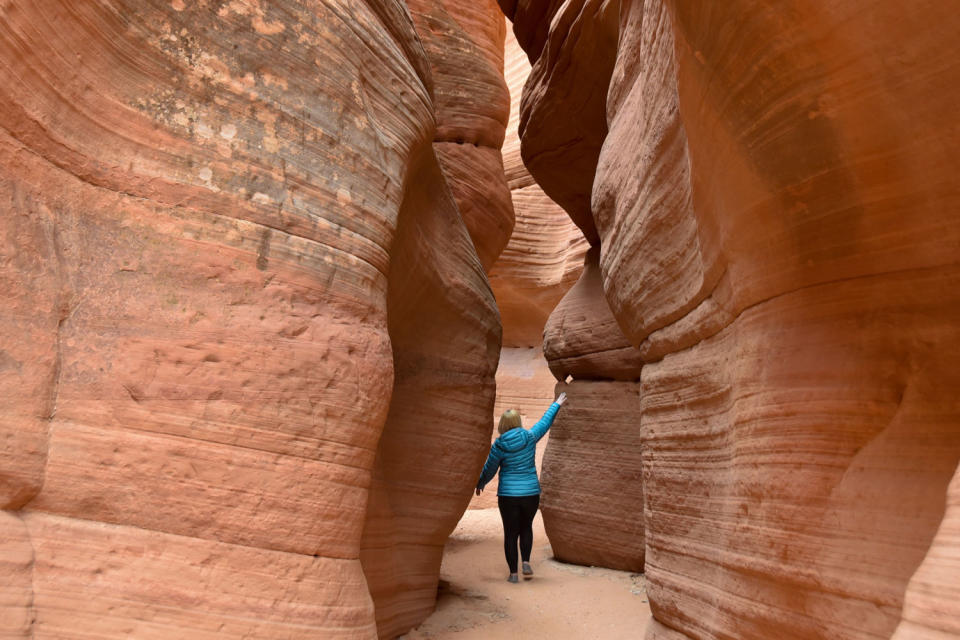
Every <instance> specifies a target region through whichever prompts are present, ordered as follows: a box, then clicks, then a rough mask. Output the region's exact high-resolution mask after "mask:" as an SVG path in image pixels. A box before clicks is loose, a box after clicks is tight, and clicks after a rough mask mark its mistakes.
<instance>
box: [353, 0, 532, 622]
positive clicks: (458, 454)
mask: <svg viewBox="0 0 960 640" xmlns="http://www.w3.org/2000/svg"><path fill="white" fill-rule="evenodd" d="M408 6H409V7H410V10H411V14H412V18H413V22H414V25H415V26H416V29H417V31H418V33H419V35H420V38H421V41H422V42H423V44H424V49H425V51H426V55H427V60H428V62H429V65H430V69H431V71H432V78H433V87H434V103H435V105H436V110H437V129H436V132H435V134H434V138H433V145H432V146H433V149H434V150H435V152H436V156H437V159H438V160H439V165H438V166H439V169H440V170H441V171H442V173H443V174H444V175H445V176H446V178H447V179H446V183H447V184H449V185H450V190H451V192H452V195H453V197H454V200H455V201H456V204H457V207H456V208H454V209H450V208H447V209H442V208H438V207H437V206H436V205H435V203H436V202H437V201H438V200H441V199H442V198H443V197H444V194H443V193H441V192H440V191H442V187H443V185H444V180H443V178H442V177H441V176H439V175H437V176H431V178H432V179H431V180H429V181H428V182H427V183H426V184H427V187H428V189H429V188H430V187H431V186H432V188H433V191H434V192H430V191H428V192H427V194H426V195H418V196H416V199H415V200H411V201H410V202H406V201H405V202H404V204H403V207H402V208H401V211H400V221H401V224H400V230H399V231H398V238H397V240H396V241H395V242H396V244H397V246H398V247H401V248H404V249H405V250H403V251H402V252H394V253H393V254H392V255H391V265H390V289H389V293H388V316H389V328H390V338H391V340H392V345H393V353H394V383H393V402H392V404H391V406H390V413H389V415H388V416H387V421H386V424H385V426H384V430H383V435H382V436H381V438H380V442H379V445H378V448H377V458H376V463H375V467H374V474H373V486H372V489H371V495H370V506H369V508H368V509H367V520H366V525H365V528H364V532H363V539H362V542H361V549H360V559H361V561H362V563H363V568H364V573H365V574H366V578H367V583H368V585H369V588H370V593H371V594H372V596H373V599H374V604H375V607H376V619H377V630H378V633H379V635H380V637H381V638H393V637H395V636H397V635H399V634H401V633H404V632H405V631H407V630H409V629H410V628H411V627H413V626H415V625H417V624H419V623H420V622H421V621H422V620H423V619H424V618H425V617H426V616H427V615H428V614H429V613H430V612H431V611H433V607H434V604H435V602H436V597H437V580H438V578H439V573H440V561H441V559H442V555H443V546H444V544H445V542H446V540H447V537H448V536H449V535H450V532H452V531H453V529H454V527H455V526H456V524H457V521H458V520H459V519H460V515H461V514H462V513H463V511H464V510H465V509H466V507H467V505H468V503H469V501H470V498H471V496H472V495H473V491H472V489H473V487H474V485H475V484H476V481H477V476H478V475H479V469H480V468H481V466H482V465H483V461H484V459H485V457H486V446H487V444H488V443H489V441H490V432H491V425H490V421H489V416H490V414H491V411H492V406H491V405H492V400H493V398H494V394H495V389H496V386H495V378H494V374H495V371H496V368H497V361H498V357H499V353H500V331H499V329H500V326H499V322H497V321H498V315H497V310H496V306H495V305H494V302H493V298H492V296H491V292H490V290H489V288H487V287H486V286H484V287H483V288H482V289H478V288H477V287H476V286H475V285H476V283H483V284H484V285H486V279H485V277H484V270H486V269H489V267H490V265H491V264H492V263H493V261H495V260H496V259H497V256H498V255H499V253H500V252H501V251H502V250H503V247H504V245H505V244H506V242H507V238H508V237H509V236H510V230H511V229H512V226H513V205H512V202H511V200H510V190H509V188H508V187H507V183H506V179H505V177H504V172H503V162H502V159H501V157H500V146H501V144H502V143H503V138H504V129H505V126H506V121H507V113H508V95H507V87H506V85H505V84H504V80H503V42H504V33H505V31H506V29H505V28H504V22H503V17H502V15H501V14H500V12H499V11H498V10H497V6H496V4H495V3H494V2H493V0H485V1H481V2H471V3H469V4H468V3H463V2H453V1H449V0H447V1H446V2H443V1H436V0H428V1H424V0H410V1H409V3H408ZM425 157H426V158H427V160H430V159H431V158H432V157H433V156H432V155H431V154H426V156H425ZM421 173H425V172H417V173H415V174H414V175H417V176H419V175H421ZM418 179H422V178H418ZM437 185H439V186H437ZM457 209H459V211H460V213H461V215H462V218H463V221H464V223H465V225H466V228H467V230H468V231H469V234H470V235H469V236H463V237H458V235H457V226H458V225H459V216H457V215H456V212H457ZM431 211H436V212H438V213H436V214H434V216H433V217H428V216H427V215H425V214H426V212H431ZM405 221H406V223H407V224H406V225H405V224H404V222H405ZM471 237H472V239H473V244H474V245H475V246H476V248H477V254H478V255H479V258H480V264H479V269H474V268H473V267H474V265H473V264H472V263H471V261H470V258H471V257H472V256H473V250H472V249H471V247H470V238H471ZM458 279H464V280H465V283H468V284H469V285H471V286H464V284H463V283H461V282H458Z"/></svg>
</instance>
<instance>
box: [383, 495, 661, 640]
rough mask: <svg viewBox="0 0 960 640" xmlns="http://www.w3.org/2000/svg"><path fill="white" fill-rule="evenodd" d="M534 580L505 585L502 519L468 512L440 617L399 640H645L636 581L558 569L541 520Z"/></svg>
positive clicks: (451, 550)
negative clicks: (545, 639)
mask: <svg viewBox="0 0 960 640" xmlns="http://www.w3.org/2000/svg"><path fill="white" fill-rule="evenodd" d="M533 532H534V543H533V554H532V556H531V564H532V565H533V570H534V572H535V575H534V577H533V579H532V580H528V581H523V580H521V582H520V583H519V584H511V583H508V582H507V580H506V578H507V573H508V572H507V566H506V563H505V562H504V559H503V541H502V537H501V536H502V529H501V525H500V514H499V513H498V512H497V509H496V508H493V509H471V510H469V511H467V512H466V513H465V514H464V516H463V519H462V520H460V524H459V525H457V528H456V530H455V531H454V532H453V535H451V536H450V539H449V540H448V542H447V546H446V550H445V553H444V557H443V565H442V566H441V568H440V598H439V600H438V602H437V609H436V611H435V612H434V613H433V615H431V616H430V617H429V618H427V619H426V620H425V621H424V622H423V624H422V625H420V626H419V627H417V628H416V629H414V630H413V631H411V632H409V633H407V634H406V635H404V636H401V638H402V639H403V640H441V639H446V638H452V639H455V640H473V639H477V640H479V639H481V638H482V639H483V640H498V639H500V638H503V639H507V638H509V639H510V640H516V639H517V638H523V639H525V640H526V639H532V640H537V639H540V638H553V639H555V638H563V639H568V638H569V639H573V640H577V639H580V638H591V639H593V638H600V639H612V640H619V639H624V640H626V639H630V640H636V639H637V638H642V637H643V635H644V632H645V628H646V624H647V620H648V618H649V617H650V608H649V605H648V604H647V596H646V592H645V591H644V580H643V576H642V575H640V574H631V573H627V572H623V571H612V570H610V569H599V568H593V567H579V566H575V565H568V564H563V563H560V562H557V561H556V560H553V559H552V558H551V556H552V555H553V554H552V551H551V549H550V544H549V542H548V541H547V536H546V534H545V533H544V531H543V520H542V519H541V516H540V514H539V513H537V517H536V519H535V520H534V525H533Z"/></svg>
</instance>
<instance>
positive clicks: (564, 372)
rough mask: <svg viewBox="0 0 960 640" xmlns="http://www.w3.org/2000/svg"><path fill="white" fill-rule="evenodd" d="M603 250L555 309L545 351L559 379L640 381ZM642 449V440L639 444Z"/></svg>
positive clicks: (637, 356)
mask: <svg viewBox="0 0 960 640" xmlns="http://www.w3.org/2000/svg"><path fill="white" fill-rule="evenodd" d="M599 254H600V251H599V247H594V248H592V249H590V251H589V252H587V256H586V261H585V263H584V269H583V274H582V275H581V276H580V279H579V280H577V283H576V284H575V285H574V286H573V288H571V289H570V291H568V292H567V295H565V296H564V297H563V300H561V301H560V304H559V305H557V308H556V309H554V311H553V313H552V314H551V315H550V319H549V320H548V321H547V326H546V328H545V329H544V339H543V353H544V357H546V359H547V362H548V363H549V365H550V371H552V372H553V375H554V377H556V379H557V380H566V379H567V377H568V376H572V377H573V378H575V379H577V380H639V379H640V372H641V369H642V367H643V359H642V357H641V353H640V351H639V350H638V349H637V348H636V347H634V346H633V345H632V344H630V343H629V342H628V341H627V339H626V338H625V337H624V335H623V333H622V332H621V331H620V327H619V326H617V321H616V319H614V317H613V314H612V313H611V312H610V307H609V306H607V300H606V298H605V297H604V294H603V283H602V282H601V278H600V267H599V265H598V260H599ZM636 444H637V446H638V447H639V444H640V443H639V442H637V443H636ZM548 533H549V529H548Z"/></svg>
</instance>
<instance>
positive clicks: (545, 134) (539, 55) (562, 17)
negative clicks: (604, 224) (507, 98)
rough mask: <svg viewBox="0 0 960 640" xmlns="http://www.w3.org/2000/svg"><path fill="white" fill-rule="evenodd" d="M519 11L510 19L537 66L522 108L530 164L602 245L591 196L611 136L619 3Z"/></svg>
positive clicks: (594, 1) (533, 6) (607, 0)
mask: <svg viewBox="0 0 960 640" xmlns="http://www.w3.org/2000/svg"><path fill="white" fill-rule="evenodd" d="M513 9H514V10H513V11H508V12H507V17H508V18H510V19H511V20H513V22H514V25H515V27H514V32H515V33H516V34H517V40H518V41H519V42H520V44H521V46H523V48H524V50H526V52H527V53H528V55H529V57H530V60H531V62H532V63H533V68H532V69H531V71H530V77H529V78H528V79H527V83H526V86H525V87H524V92H523V98H522V102H521V105H520V123H519V132H520V139H521V151H522V154H523V161H524V164H525V165H526V167H527V169H529V170H530V173H531V174H533V176H534V178H536V180H537V183H538V184H539V185H540V186H541V187H542V188H543V190H544V191H545V192H546V194H547V195H548V196H550V198H551V199H553V201H554V202H556V203H557V204H559V205H560V206H561V207H563V208H564V209H565V210H566V211H567V213H568V214H569V215H570V218H571V219H572V220H573V221H574V222H575V223H576V224H577V226H578V227H580V229H581V231H582V232H583V235H584V236H586V238H587V240H588V241H589V242H590V244H591V245H596V244H597V243H598V240H599V238H598V236H597V229H596V225H595V224H594V221H593V217H592V215H591V208H590V191H591V185H592V183H593V174H594V171H595V170H596V167H597V158H598V156H599V154H600V146H601V145H602V144H603V140H604V136H605V135H606V133H607V122H606V118H605V114H604V103H605V96H606V93H607V85H608V83H609V81H610V74H611V72H612V71H613V62H614V59H615V56H616V50H617V16H618V13H619V10H620V2H619V0H572V1H570V2H565V3H563V4H560V3H557V2H553V1H547V2H530V3H522V4H520V3H518V4H517V5H516V6H515V7H514V8H513ZM546 25H550V29H549V32H545V27H546Z"/></svg>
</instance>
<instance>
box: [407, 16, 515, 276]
mask: <svg viewBox="0 0 960 640" xmlns="http://www.w3.org/2000/svg"><path fill="white" fill-rule="evenodd" d="M407 5H408V6H409V7H410V12H411V15H412V17H413V21H414V24H415V25H416V28H417V32H418V34H419V36H420V39H421V41H422V42H423V46H424V50H425V52H426V54H427V59H428V60H429V62H430V68H431V72H432V77H433V80H434V104H435V105H436V112H437V130H436V134H435V137H434V143H435V144H434V148H435V149H436V151H437V156H438V158H439V159H440V166H441V167H442V169H443V173H444V175H445V176H446V178H447V181H448V183H449V185H450V188H451V190H452V191H453V196H454V199H455V200H456V202H457V206H458V208H459V209H460V214H461V216H462V217H463V221H464V222H465V223H466V225H467V229H468V230H469V231H470V236H471V237H472V238H473V243H474V245H475V247H476V250H477V255H479V256H480V262H481V264H482V265H483V268H484V270H485V271H489V270H490V268H491V267H492V266H493V264H494V262H496V260H497V256H499V255H500V253H501V252H502V251H503V249H504V247H505V246H506V244H507V241H508V240H509V238H510V233H511V231H512V229H513V224H514V212H513V203H512V201H511V199H510V189H509V187H508V186H507V182H506V179H505V177H504V172H503V159H502V157H501V155H500V147H501V146H502V145H503V139H504V132H505V128H506V124H507V117H508V115H509V108H510V97H509V94H508V90H507V86H506V83H505V81H504V76H503V53H504V46H503V42H504V34H505V33H506V27H505V25H504V21H503V17H502V16H501V14H500V11H499V10H498V8H497V5H496V2H494V0H479V1H473V2H464V1H463V0H407Z"/></svg>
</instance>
